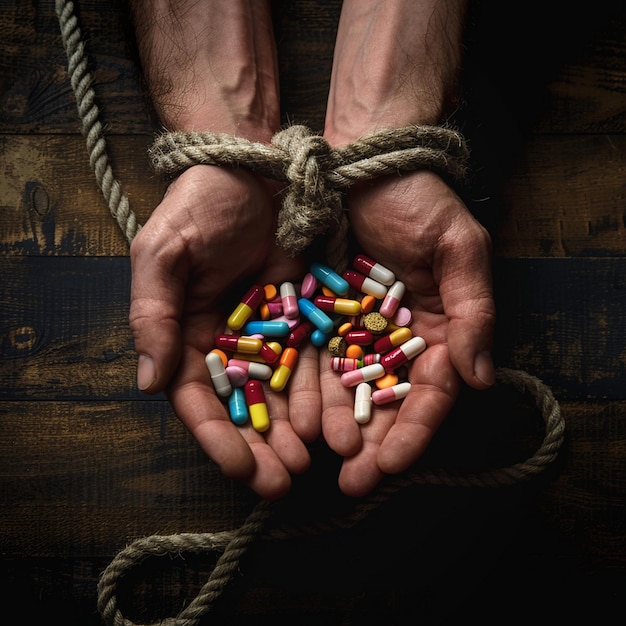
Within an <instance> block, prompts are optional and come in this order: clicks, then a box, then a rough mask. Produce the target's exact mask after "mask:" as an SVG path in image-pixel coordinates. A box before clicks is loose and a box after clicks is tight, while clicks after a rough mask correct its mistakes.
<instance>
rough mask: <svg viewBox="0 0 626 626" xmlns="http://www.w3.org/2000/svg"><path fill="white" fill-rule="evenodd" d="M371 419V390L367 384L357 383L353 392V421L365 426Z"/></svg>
mask: <svg viewBox="0 0 626 626" xmlns="http://www.w3.org/2000/svg"><path fill="white" fill-rule="evenodd" d="M371 417H372V388H371V386H370V385H369V383H359V384H358V385H357V388H356V391H355V392H354V419H355V420H356V421H357V422H358V423H359V424H367V422H369V421H370V418H371Z"/></svg>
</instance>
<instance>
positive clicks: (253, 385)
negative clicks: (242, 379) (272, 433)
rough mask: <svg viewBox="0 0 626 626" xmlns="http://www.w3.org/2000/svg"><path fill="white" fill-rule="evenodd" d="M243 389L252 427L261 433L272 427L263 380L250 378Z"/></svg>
mask: <svg viewBox="0 0 626 626" xmlns="http://www.w3.org/2000/svg"><path fill="white" fill-rule="evenodd" d="M243 391H244V395H245V398H246V404H247V405H248V411H249V413H250V422H251V423H252V428H254V430H256V431H257V432H259V433H263V432H265V431H266V430H267V429H268V428H269V427H270V414H269V411H268V409H267V404H266V403H265V393H264V392H263V387H262V385H261V382H260V381H258V380H249V381H248V382H247V383H246V385H245V387H244V389H243Z"/></svg>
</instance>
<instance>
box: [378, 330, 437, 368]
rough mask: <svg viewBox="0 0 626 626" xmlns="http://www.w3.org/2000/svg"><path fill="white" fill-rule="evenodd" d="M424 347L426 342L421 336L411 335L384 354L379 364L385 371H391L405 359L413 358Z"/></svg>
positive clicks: (405, 360) (402, 363) (404, 361)
mask: <svg viewBox="0 0 626 626" xmlns="http://www.w3.org/2000/svg"><path fill="white" fill-rule="evenodd" d="M425 349H426V342H425V341H424V339H422V337H412V338H411V339H409V340H408V341H405V342H404V343H403V344H401V345H399V346H398V347H397V348H394V349H393V350H392V351H391V352H387V354H384V355H383V357H382V359H381V360H380V364H381V365H382V367H383V368H384V369H385V370H386V371H387V372H393V370H395V369H397V368H398V367H400V366H401V365H404V364H405V363H406V362H407V361H410V360H411V359H414V358H415V357H416V356H417V355H418V354H420V353H421V352H423V351H424V350H425Z"/></svg>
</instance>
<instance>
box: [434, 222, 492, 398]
mask: <svg viewBox="0 0 626 626" xmlns="http://www.w3.org/2000/svg"><path fill="white" fill-rule="evenodd" d="M474 226H476V228H477V230H476V232H475V233H473V234H472V237H471V241H468V242H467V243H466V244H464V245H463V246H457V247H455V248H454V252H453V253H448V254H446V258H445V260H444V261H443V266H442V271H441V283H440V294H441V299H442V303H443V308H444V311H445V313H446V316H447V317H448V319H449V327H448V346H449V350H450V359H451V361H452V363H453V364H454V366H455V368H456V370H457V371H458V372H459V374H460V375H461V377H462V378H463V380H464V381H465V382H466V383H467V384H468V385H470V386H471V387H474V388H476V389H485V388H487V387H489V386H491V385H493V384H494V382H495V370H494V365H493V360H492V358H491V351H492V348H493V333H494V327H495V315H496V314H495V303H494V298H493V287H492V272H491V255H490V242H489V240H488V235H487V233H486V231H485V230H484V229H482V227H478V225H477V224H474Z"/></svg>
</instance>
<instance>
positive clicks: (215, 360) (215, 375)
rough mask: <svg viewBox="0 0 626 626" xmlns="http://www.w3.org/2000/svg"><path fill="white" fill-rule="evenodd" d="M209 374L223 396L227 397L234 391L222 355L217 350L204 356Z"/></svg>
mask: <svg viewBox="0 0 626 626" xmlns="http://www.w3.org/2000/svg"><path fill="white" fill-rule="evenodd" d="M204 362H205V363H206V366H207V369H208V370H209V374H210V375H211V381H212V382H213V386H214V387H215V392H216V393H217V395H218V396H221V397H222V398H227V397H228V396H230V394H231V393H232V391H233V386H232V385H231V383H230V379H229V378H228V374H226V369H225V367H224V362H223V361H222V357H221V356H220V355H219V354H218V353H217V352H213V351H211V352H209V353H208V354H207V355H206V356H205V357H204Z"/></svg>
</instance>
